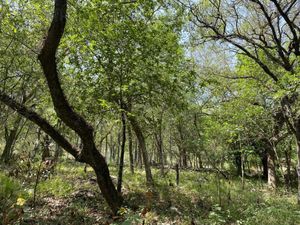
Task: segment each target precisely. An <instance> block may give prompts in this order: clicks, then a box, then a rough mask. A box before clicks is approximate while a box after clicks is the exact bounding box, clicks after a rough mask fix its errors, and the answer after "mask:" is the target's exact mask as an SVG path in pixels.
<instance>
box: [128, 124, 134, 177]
mask: <svg viewBox="0 0 300 225" xmlns="http://www.w3.org/2000/svg"><path fill="white" fill-rule="evenodd" d="M127 130H128V153H129V164H130V172H131V173H132V174H134V159H133V143H132V132H131V127H130V126H127Z"/></svg>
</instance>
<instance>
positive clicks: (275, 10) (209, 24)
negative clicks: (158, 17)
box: [181, 0, 300, 204]
mask: <svg viewBox="0 0 300 225" xmlns="http://www.w3.org/2000/svg"><path fill="white" fill-rule="evenodd" d="M181 3H182V4H183V5H184V6H186V7H187V8H188V9H189V12H190V13H191V16H192V19H191V21H192V23H193V25H194V26H196V27H197V28H199V29H200V30H201V38H202V40H205V41H219V42H220V43H226V44H227V45H229V46H230V47H231V48H232V50H233V51H234V52H235V53H236V54H241V55H244V56H246V57H248V58H249V59H250V60H252V61H253V62H254V63H255V64H256V65H258V66H259V67H260V69H261V71H263V72H264V75H263V77H265V75H266V76H268V78H269V80H268V83H273V85H274V86H273V87H276V91H277V94H278V99H279V102H280V105H281V110H282V113H283V114H284V118H285V122H286V124H287V125H288V127H289V129H290V130H291V132H292V133H293V135H294V137H295V139H296V149H297V155H298V166H297V171H298V184H299V185H298V203H299V204H300V145H299V143H300V135H299V134H300V115H299V107H297V105H298V104H297V103H298V102H299V99H298V95H299V90H298V86H299V66H298V65H299V56H300V44H299V43H300V42H299V38H300V28H299V22H298V21H299V13H298V10H297V9H298V8H299V4H300V3H299V1H297V0H294V1H277V0H272V1H270V2H265V1H260V0H251V1H226V0H218V1H210V0H209V1H203V2H197V3H194V2H192V1H191V2H181ZM243 76H247V75H246V74H244V75H243ZM256 79H260V77H258V78H256Z"/></svg>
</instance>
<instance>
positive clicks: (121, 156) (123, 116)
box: [117, 111, 126, 193]
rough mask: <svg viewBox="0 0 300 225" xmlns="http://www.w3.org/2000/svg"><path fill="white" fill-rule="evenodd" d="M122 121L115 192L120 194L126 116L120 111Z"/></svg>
mask: <svg viewBox="0 0 300 225" xmlns="http://www.w3.org/2000/svg"><path fill="white" fill-rule="evenodd" d="M121 117H122V118H121V120H122V143H121V152H120V162H119V173H118V184H117V191H118V192H119V193H121V190H122V178H123V168H124V153H125V144H126V118H125V117H126V115H125V112H124V111H122V115H121Z"/></svg>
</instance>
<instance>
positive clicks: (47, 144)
mask: <svg viewBox="0 0 300 225" xmlns="http://www.w3.org/2000/svg"><path fill="white" fill-rule="evenodd" d="M49 157H50V139H49V136H48V135H46V136H45V137H44V140H43V152H42V161H46V159H47V158H49Z"/></svg>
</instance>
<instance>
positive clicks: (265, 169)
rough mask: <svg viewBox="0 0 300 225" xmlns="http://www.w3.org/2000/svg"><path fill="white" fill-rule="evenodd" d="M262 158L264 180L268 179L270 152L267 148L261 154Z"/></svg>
mask: <svg viewBox="0 0 300 225" xmlns="http://www.w3.org/2000/svg"><path fill="white" fill-rule="evenodd" d="M260 158H261V164H262V171H263V174H262V178H263V179H264V180H266V181H267V180H268V153H267V150H265V149H264V150H263V151H262V153H261V154H260Z"/></svg>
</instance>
